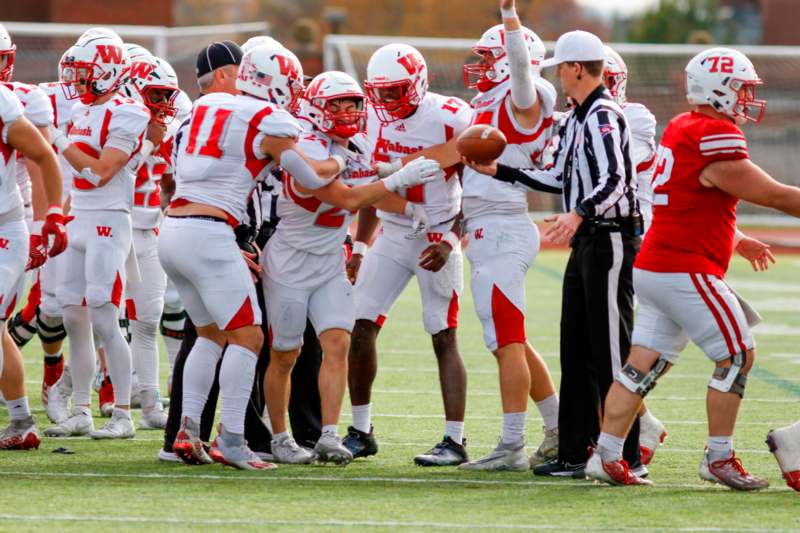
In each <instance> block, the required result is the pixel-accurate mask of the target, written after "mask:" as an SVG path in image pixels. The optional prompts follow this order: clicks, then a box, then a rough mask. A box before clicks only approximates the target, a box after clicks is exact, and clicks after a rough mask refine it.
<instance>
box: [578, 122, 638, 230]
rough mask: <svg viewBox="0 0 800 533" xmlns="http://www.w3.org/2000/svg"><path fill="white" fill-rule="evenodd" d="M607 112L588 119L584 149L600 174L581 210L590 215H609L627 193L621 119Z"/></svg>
mask: <svg viewBox="0 0 800 533" xmlns="http://www.w3.org/2000/svg"><path fill="white" fill-rule="evenodd" d="M619 118H620V117H618V116H617V115H616V114H614V113H612V112H611V111H608V110H606V109H601V110H599V111H597V112H595V113H592V114H591V115H590V116H589V117H587V119H586V123H585V125H584V131H583V134H584V136H585V139H587V142H586V144H585V145H584V147H585V148H584V149H585V150H586V151H587V152H589V151H590V152H591V153H587V158H588V159H589V161H594V162H595V163H594V164H595V165H596V169H595V170H596V172H597V173H598V180H597V186H595V188H594V189H593V190H592V191H591V192H589V193H588V194H587V195H586V197H585V199H584V200H583V202H581V207H583V209H585V210H586V212H587V213H589V216H594V215H598V214H601V213H605V212H606V211H608V209H609V208H611V207H612V206H613V205H614V204H615V203H617V201H618V200H619V199H620V198H621V197H622V195H624V194H625V188H626V186H627V185H628V184H627V180H626V176H625V173H626V170H625V158H624V156H623V153H622V139H621V137H620V126H619V121H618V119H619Z"/></svg>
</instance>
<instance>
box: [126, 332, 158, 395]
mask: <svg viewBox="0 0 800 533" xmlns="http://www.w3.org/2000/svg"><path fill="white" fill-rule="evenodd" d="M157 331H158V324H156V323H151V322H142V321H141V320H131V356H132V357H133V369H134V371H135V372H136V377H137V378H138V380H139V390H158V337H157V335H156V332H157Z"/></svg>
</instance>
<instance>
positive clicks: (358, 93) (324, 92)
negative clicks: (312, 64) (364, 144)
mask: <svg viewBox="0 0 800 533" xmlns="http://www.w3.org/2000/svg"><path fill="white" fill-rule="evenodd" d="M342 99H346V100H352V101H354V102H355V104H356V109H355V110H354V111H339V112H334V111H331V110H330V109H329V105H328V104H329V103H330V102H331V101H333V100H342ZM301 111H302V114H303V116H304V117H306V118H307V119H308V120H310V121H311V123H312V124H314V126H316V127H317V128H318V129H319V130H320V131H322V132H323V133H327V134H333V135H336V136H338V137H343V138H345V139H347V138H349V137H352V136H353V135H355V134H356V133H359V132H362V131H364V129H365V126H366V121H367V113H366V111H365V110H364V91H362V90H361V87H359V86H358V82H356V80H354V79H353V78H352V77H351V76H350V75H348V74H345V73H344V72H338V71H331V72H323V73H322V74H320V75H319V76H317V77H315V78H314V79H313V80H311V82H310V83H309V84H308V87H307V88H306V92H305V94H304V95H303V101H302V104H301Z"/></svg>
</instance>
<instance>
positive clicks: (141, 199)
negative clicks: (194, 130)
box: [129, 142, 170, 229]
mask: <svg viewBox="0 0 800 533" xmlns="http://www.w3.org/2000/svg"><path fill="white" fill-rule="evenodd" d="M166 146H168V145H165V144H164V142H162V143H161V145H160V146H159V147H158V149H156V150H155V151H153V153H152V154H150V155H149V156H147V157H146V158H144V161H143V160H142V159H143V158H142V156H141V154H136V155H135V156H133V158H131V162H130V163H129V165H130V166H131V169H132V170H133V172H134V174H135V176H136V182H135V184H134V191H133V208H132V210H131V221H132V223H133V228H134V229H154V228H157V227H158V226H159V224H160V223H161V216H162V212H161V194H160V193H161V188H160V186H159V182H160V181H161V177H162V176H163V175H164V174H165V173H167V172H168V171H169V168H170V165H169V160H168V157H169V156H168V155H166V156H165V154H164V152H163V150H165V149H168V148H166Z"/></svg>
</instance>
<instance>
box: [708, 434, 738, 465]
mask: <svg viewBox="0 0 800 533" xmlns="http://www.w3.org/2000/svg"><path fill="white" fill-rule="evenodd" d="M707 445H708V462H710V463H713V462H715V461H721V460H723V459H728V458H729V457H730V456H731V455H733V435H731V436H729V437H711V436H710V437H708V443H707Z"/></svg>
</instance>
